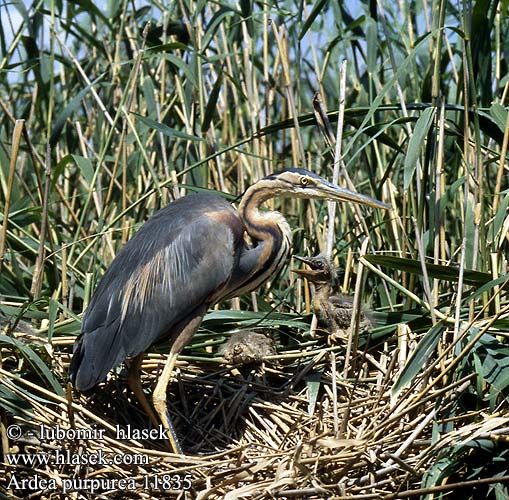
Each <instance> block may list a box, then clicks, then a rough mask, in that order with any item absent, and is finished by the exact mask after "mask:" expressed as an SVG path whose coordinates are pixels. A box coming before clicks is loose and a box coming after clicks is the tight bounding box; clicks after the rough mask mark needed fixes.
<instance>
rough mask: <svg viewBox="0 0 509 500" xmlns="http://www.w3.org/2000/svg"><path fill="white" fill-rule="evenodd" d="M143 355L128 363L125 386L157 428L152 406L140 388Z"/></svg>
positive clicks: (157, 422)
mask: <svg viewBox="0 0 509 500" xmlns="http://www.w3.org/2000/svg"><path fill="white" fill-rule="evenodd" d="M144 355H145V353H143V352H142V353H140V354H138V355H137V356H135V357H134V358H133V359H132V360H131V361H130V363H129V368H128V370H127V385H128V386H129V388H130V389H131V391H132V392H133V393H134V395H135V396H136V398H137V399H138V401H139V402H140V404H141V407H142V408H143V409H144V410H145V413H147V415H148V416H149V418H150V420H151V422H152V423H153V424H154V426H155V427H158V426H159V420H158V418H157V417H156V414H155V413H154V409H153V407H152V405H151V404H150V403H149V402H148V399H147V396H145V393H144V392H143V388H142V386H141V363H142V362H143V356H144Z"/></svg>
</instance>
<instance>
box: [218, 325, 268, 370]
mask: <svg viewBox="0 0 509 500" xmlns="http://www.w3.org/2000/svg"><path fill="white" fill-rule="evenodd" d="M220 352H221V354H222V355H223V357H224V359H225V360H226V361H227V362H228V363H229V364H232V365H249V364H255V363H261V362H262V361H264V359H265V358H266V357H267V356H274V355H275V354H277V353H276V348H275V347H274V341H273V340H272V338H271V337H269V336H268V335H265V334H263V333H261V332H253V331H251V330H241V331H240V332H235V333H233V334H232V335H231V336H230V338H229V339H228V341H227V342H226V343H225V344H224V346H223V347H222V348H221V350H220Z"/></svg>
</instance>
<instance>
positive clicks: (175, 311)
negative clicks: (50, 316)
mask: <svg viewBox="0 0 509 500" xmlns="http://www.w3.org/2000/svg"><path fill="white" fill-rule="evenodd" d="M283 196H288V197H297V198H315V199H323V200H335V201H349V202H352V203H360V204H363V205H367V206H369V207H373V208H381V209H388V208H390V206H389V205H386V204H385V203H382V202H380V201H377V200H374V199H373V198H370V197H369V196H364V195H361V194H358V193H355V192H352V191H349V190H347V189H344V188H341V187H340V186H337V185H335V184H332V183H330V182H328V181H326V180H325V179H323V178H322V177H320V176H319V175H316V174H314V173H312V172H308V171H307V170H303V169H300V168H289V169H286V170H281V171H279V172H276V173H273V174H271V175H268V176H267V177H264V178H263V179H261V180H259V181H258V182H256V183H255V184H253V185H252V186H250V187H249V188H248V189H247V190H246V192H245V193H244V196H243V197H242V199H241V201H240V204H239V207H238V211H237V210H235V209H234V208H233V207H232V205H230V203H228V202H227V201H226V200H225V199H224V198H223V197H221V196H219V195H216V194H192V195H189V196H185V197H183V198H179V199H177V200H175V201H174V202H172V203H170V204H169V205H168V206H167V207H165V208H163V209H161V210H159V211H158V212H156V213H155V214H154V215H153V216H152V217H151V218H150V219H149V220H148V221H147V222H146V223H145V224H144V225H143V226H142V227H141V228H140V229H139V230H138V232H137V233H136V234H135V235H134V236H133V237H132V238H131V239H130V240H129V241H128V242H127V243H126V244H125V245H124V247H123V248H122V249H121V250H120V252H119V253H118V255H117V256H116V258H115V259H114V260H113V262H112V263H111V265H110V266H109V267H108V269H107V270H106V272H105V274H104V276H103V278H102V280H101V281H100V283H99V286H98V287H97V289H96V291H95V293H94V295H93V296H92V299H91V300H90V303H89V304H88V307H87V310H86V311H85V313H84V315H83V321H82V326H81V334H80V336H79V337H78V338H77V340H76V342H75V344H74V349H73V357H72V360H71V364H70V367H69V375H70V378H71V381H72V383H73V385H74V387H75V388H76V389H78V390H80V391H85V390H88V389H91V388H93V387H94V386H95V385H97V384H98V383H100V382H102V381H103V380H104V379H105V378H106V376H107V374H108V372H109V371H110V370H111V369H113V368H115V367H117V366H118V365H119V364H120V363H122V361H124V360H126V359H130V360H131V364H130V368H129V370H128V374H127V382H128V384H129V386H130V387H131V389H132V390H133V392H134V393H135V394H136V396H137V397H138V399H139V400H140V403H141V404H142V406H143V408H144V409H145V411H146V412H147V413H148V414H149V416H150V417H151V420H152V421H154V422H157V418H156V416H155V414H154V412H153V411H152V408H151V406H150V404H149V403H148V401H147V399H146V397H145V395H144V393H143V390H142V387H141V381H140V377H139V372H140V367H141V362H142V359H143V354H144V352H145V351H146V350H147V349H149V348H150V347H151V346H152V345H153V344H156V343H160V342H162V341H169V343H170V352H169V355H168V358H167V360H166V363H165V365H164V369H163V371H162V373H161V376H160V377H159V380H158V382H157V385H156V388H155V390H154V393H153V403H154V407H155V409H156V412H157V414H158V416H159V419H160V421H161V423H162V425H163V426H164V428H165V429H166V430H167V434H168V438H169V440H170V444H171V446H172V449H173V450H174V452H175V453H182V451H181V448H180V446H179V444H178V439H177V436H176V434H175V431H174V429H173V426H172V424H171V419H170V415H169V413H168V408H167V404H166V389H167V386H168V383H169V381H170V378H171V375H172V372H173V369H174V367H175V363H176V361H177V356H178V354H179V353H180V351H181V350H182V349H183V347H184V346H185V345H186V344H187V343H188V342H189V341H190V340H191V338H192V336H193V335H194V333H195V332H196V330H197V329H198V327H199V326H200V323H201V321H202V319H203V317H204V316H205V313H206V312H207V310H208V309H209V308H210V307H211V306H213V305H214V304H216V303H217V302H219V301H221V300H223V299H229V298H232V297H238V296H240V295H243V294H245V293H248V292H251V291H252V290H255V289H256V288H258V287H259V286H260V285H262V284H263V283H265V282H266V281H267V280H269V279H271V278H272V277H274V276H275V275H277V274H278V273H279V271H280V270H281V269H282V268H283V266H284V265H285V263H286V261H287V258H288V256H289V253H290V246H291V231H290V227H289V225H288V223H287V221H286V219H285V218H284V217H283V216H282V215H281V214H280V213H278V212H262V211H260V206H261V205H262V204H263V203H264V202H266V201H267V200H269V199H271V198H277V197H283ZM246 236H248V237H249V239H250V241H251V242H252V243H247V238H246Z"/></svg>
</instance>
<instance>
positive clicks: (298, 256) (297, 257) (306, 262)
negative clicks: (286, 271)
mask: <svg viewBox="0 0 509 500" xmlns="http://www.w3.org/2000/svg"><path fill="white" fill-rule="evenodd" d="M293 258H294V259H297V260H299V261H300V262H304V264H307V265H308V266H309V267H311V268H312V269H315V266H313V264H312V262H313V261H312V260H311V259H308V258H307V257H301V256H300V255H294V256H293ZM292 271H293V269H292ZM297 271H301V269H296V270H295V272H297Z"/></svg>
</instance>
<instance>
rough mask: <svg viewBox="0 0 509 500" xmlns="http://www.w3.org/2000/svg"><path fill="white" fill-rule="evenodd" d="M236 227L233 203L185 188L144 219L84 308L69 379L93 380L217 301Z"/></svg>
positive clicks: (86, 384)
mask: <svg viewBox="0 0 509 500" xmlns="http://www.w3.org/2000/svg"><path fill="white" fill-rule="evenodd" d="M242 234H243V227H242V223H241V222H240V219H239V218H238V215H237V213H236V212H235V210H233V208H232V207H231V205H230V204H229V203H227V202H226V201H225V200H224V199H222V198H220V197H216V196H211V195H190V196H186V197H185V198H181V199H179V200H177V201H175V202H173V203H171V204H170V205H168V206H167V207H165V208H164V209H162V210H160V211H159V212H157V213H156V214H155V215H154V216H153V217H152V218H151V219H149V220H148V221H147V222H146V223H145V224H144V225H143V226H142V227H141V229H140V230H139V231H138V232H137V233H136V234H135V235H134V236H133V237H132V238H131V240H130V241H129V242H128V243H127V244H126V245H125V246H124V247H123V248H122V250H121V251H120V252H119V254H118V255H117V257H116V258H115V259H114V261H113V262H112V264H111V265H110V267H109V268H108V270H107V271H106V273H105V274H104V276H103V278H102V280H101V282H100V283H99V286H98V287H97V290H96V292H95V294H94V296H93V298H92V300H91V301H90V304H89V306H88V308H87V310H86V312H85V315H84V318H83V323H82V334H81V336H80V337H79V339H78V341H77V343H76V345H75V349H74V355H73V360H72V363H71V367H70V375H71V380H73V383H74V385H75V387H77V388H78V389H80V390H86V389H88V388H91V387H93V386H94V385H96V384H97V383H99V382H100V381H102V380H103V379H104V378H105V376H106V374H107V373H108V371H109V370H110V369H112V368H114V367H115V366H118V365H119V364H120V363H121V362H122V361H123V360H124V359H125V358H126V357H133V356H136V355H137V354H139V353H141V352H143V351H145V350H146V349H147V348H148V347H150V346H151V345H152V344H154V343H155V342H157V341H158V340H161V339H163V338H165V337H168V336H170V335H171V334H172V333H174V334H175V332H174V331H173V330H175V329H176V328H178V327H179V325H185V324H186V319H187V318H191V317H193V314H194V311H195V310H196V309H197V308H199V307H200V306H203V305H204V304H205V305H206V306H208V305H210V304H211V303H212V302H215V301H217V300H218V299H219V298H220V297H221V290H222V289H223V288H224V287H225V286H226V284H227V283H228V281H229V279H230V277H231V275H232V269H233V267H234V266H235V259H236V253H237V249H238V247H239V245H241V243H242ZM176 333H178V332H176ZM172 340H174V339H172Z"/></svg>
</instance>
